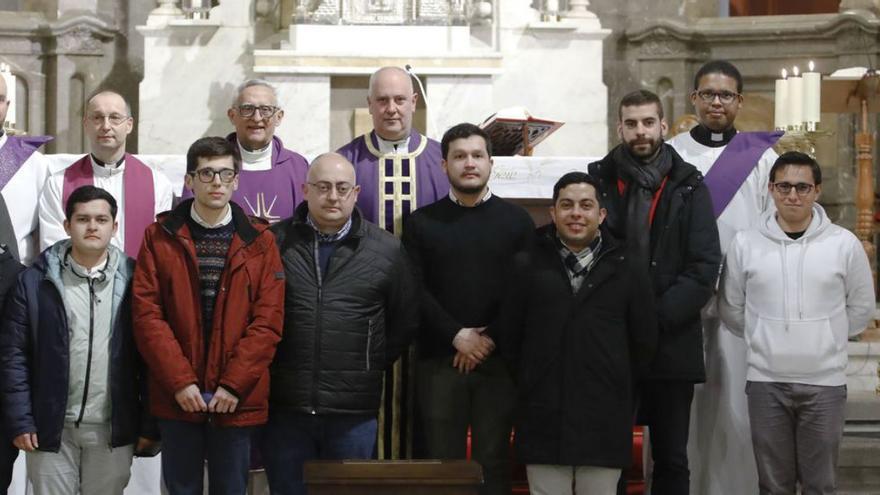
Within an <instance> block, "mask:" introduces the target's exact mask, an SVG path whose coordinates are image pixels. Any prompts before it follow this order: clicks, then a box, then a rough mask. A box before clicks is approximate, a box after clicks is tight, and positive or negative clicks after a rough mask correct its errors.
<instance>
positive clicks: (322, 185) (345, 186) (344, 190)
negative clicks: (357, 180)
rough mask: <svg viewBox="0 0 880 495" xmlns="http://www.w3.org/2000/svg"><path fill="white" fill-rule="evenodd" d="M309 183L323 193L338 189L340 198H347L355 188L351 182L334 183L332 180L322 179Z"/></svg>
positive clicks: (337, 192)
mask: <svg viewBox="0 0 880 495" xmlns="http://www.w3.org/2000/svg"><path fill="white" fill-rule="evenodd" d="M309 185H310V186H312V187H314V188H315V189H317V190H318V192H319V193H321V194H322V195H324V194H330V190H331V189H336V194H338V195H339V197H340V198H343V199H345V198H347V197H348V195H349V194H351V191H352V190H353V189H354V186H352V185H351V184H349V183H348V182H337V183H336V184H333V183H332V182H327V181H320V182H309Z"/></svg>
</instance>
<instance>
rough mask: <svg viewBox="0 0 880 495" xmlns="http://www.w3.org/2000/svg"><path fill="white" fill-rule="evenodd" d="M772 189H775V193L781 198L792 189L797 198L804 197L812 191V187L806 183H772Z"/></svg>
mask: <svg viewBox="0 0 880 495" xmlns="http://www.w3.org/2000/svg"><path fill="white" fill-rule="evenodd" d="M773 187H774V188H775V189H776V192H778V193H779V194H782V195H783V196H786V195H788V194H789V193H790V192H791V190H792V188H793V189H794V190H795V192H797V195H798V196H806V195H807V194H809V193H810V191H812V190H813V187H814V185H813V184H807V183H806V182H798V183H797V184H792V183H791V182H774V183H773Z"/></svg>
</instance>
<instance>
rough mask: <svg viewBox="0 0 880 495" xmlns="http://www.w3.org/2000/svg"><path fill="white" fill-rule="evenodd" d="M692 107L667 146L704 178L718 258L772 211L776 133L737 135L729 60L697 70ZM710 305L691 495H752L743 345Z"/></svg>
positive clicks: (736, 89)
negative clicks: (691, 121) (691, 116)
mask: <svg viewBox="0 0 880 495" xmlns="http://www.w3.org/2000/svg"><path fill="white" fill-rule="evenodd" d="M691 102H692V103H693V105H694V108H695V110H696V112H697V120H698V121H699V124H698V125H697V126H696V127H694V128H693V129H691V131H690V132H687V133H681V134H678V135H677V136H675V137H673V138H672V139H670V140H669V144H670V145H671V146H672V147H673V148H675V150H676V151H677V152H678V154H679V155H681V157H682V158H683V159H684V160H685V161H687V162H688V163H691V164H693V165H694V166H695V167H697V169H699V170H700V172H702V173H703V175H704V177H705V183H706V186H707V187H708V188H709V192H710V194H711V195H712V203H713V205H712V206H713V209H714V212H715V218H716V220H717V222H718V234H719V237H720V239H721V252H722V253H725V252H726V251H727V248H728V246H729V245H730V242H731V240H732V239H733V237H734V235H735V234H736V233H737V232H739V231H741V230H746V229H749V228H751V227H753V226H754V225H755V223H756V222H757V221H758V220H759V218H760V216H761V214H762V213H763V212H764V210H765V209H766V208H768V207H769V208H773V202H772V198H770V196H769V194H768V181H769V172H770V167H771V166H772V165H773V162H774V161H776V158H777V154H776V152H775V151H773V148H772V147H773V145H774V144H775V143H776V141H777V140H778V139H779V137H780V136H781V133H777V132H738V131H737V130H736V127H734V120H735V119H736V116H737V113H738V111H739V109H740V108H741V107H742V103H743V97H742V76H741V75H740V73H739V71H738V70H737V69H736V67H734V66H733V65H732V64H730V63H729V62H726V61H720V60H718V61H711V62H708V63H706V64H705V65H704V66H703V67H702V68H701V69H700V70H699V71H697V74H696V77H695V78H694V91H693V93H692V94H691ZM715 302H716V301H715V299H714V298H713V299H712V300H711V301H710V302H709V304H708V305H707V307H706V308H705V309H704V311H703V333H704V342H705V353H706V383H704V384H703V385H702V386H698V387H697V388H696V390H695V394H694V403H693V411H692V414H691V422H692V424H691V429H690V431H691V434H690V442H689V445H688V450H689V455H688V458H689V459H690V460H691V466H690V468H691V493H712V494H718V495H726V494H730V495H732V494H741V493H754V492H755V491H756V490H757V486H758V473H757V468H756V466H755V459H754V454H753V452H752V442H751V431H750V427H749V417H748V404H747V400H746V395H745V381H746V349H745V342H744V341H743V340H742V339H740V338H738V337H735V336H734V335H733V334H732V333H731V332H729V331H728V330H727V329H725V328H724V326H723V325H722V324H721V322H720V320H719V318H718V315H717V312H716V310H715Z"/></svg>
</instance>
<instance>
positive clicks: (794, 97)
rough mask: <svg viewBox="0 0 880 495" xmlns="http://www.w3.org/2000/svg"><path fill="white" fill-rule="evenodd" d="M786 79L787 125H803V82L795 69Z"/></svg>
mask: <svg viewBox="0 0 880 495" xmlns="http://www.w3.org/2000/svg"><path fill="white" fill-rule="evenodd" d="M792 72H793V74H792V76H791V77H789V78H788V125H793V126H795V127H798V126H802V125H804V80H803V78H801V76H800V75H799V74H798V68H797V67H795V68H794V70H793V71H792Z"/></svg>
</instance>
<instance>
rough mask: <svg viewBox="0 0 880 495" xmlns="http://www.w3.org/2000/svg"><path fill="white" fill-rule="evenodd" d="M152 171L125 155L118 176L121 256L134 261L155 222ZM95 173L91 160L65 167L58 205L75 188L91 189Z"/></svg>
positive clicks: (81, 160)
mask: <svg viewBox="0 0 880 495" xmlns="http://www.w3.org/2000/svg"><path fill="white" fill-rule="evenodd" d="M154 173H158V172H153V170H152V169H151V168H150V167H148V166H146V165H144V163H143V162H141V161H140V160H138V159H137V158H135V157H134V156H133V155H131V154H129V153H126V154H125V170H124V171H123V172H122V190H123V195H124V197H123V200H124V201H125V204H124V205H120V206H121V208H120V209H121V210H122V212H123V214H124V215H125V241H124V242H125V249H123V251H125V254H127V255H128V256H130V257H132V258H137V255H138V252H139V251H140V249H141V243H142V242H143V240H144V231H145V230H147V227H149V226H150V224H151V223H153V222H154V221H155V220H156V193H155V185H154V184H153V174H154ZM94 174H95V171H94V169H92V158H91V156H90V155H86V156H84V157H82V158H80V159H79V160H78V161H76V162H75V163H74V164H73V165H71V166H69V167H67V170H65V171H64V183H63V186H62V189H61V204H62V205H63V206H66V205H67V199H68V198H69V197H70V195H71V194H73V191H75V190H76V189H77V188H78V187H81V186H91V185H94V183H95V175H94Z"/></svg>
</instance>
